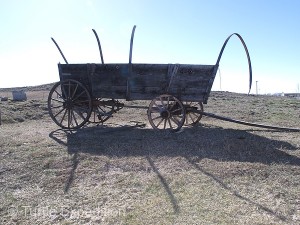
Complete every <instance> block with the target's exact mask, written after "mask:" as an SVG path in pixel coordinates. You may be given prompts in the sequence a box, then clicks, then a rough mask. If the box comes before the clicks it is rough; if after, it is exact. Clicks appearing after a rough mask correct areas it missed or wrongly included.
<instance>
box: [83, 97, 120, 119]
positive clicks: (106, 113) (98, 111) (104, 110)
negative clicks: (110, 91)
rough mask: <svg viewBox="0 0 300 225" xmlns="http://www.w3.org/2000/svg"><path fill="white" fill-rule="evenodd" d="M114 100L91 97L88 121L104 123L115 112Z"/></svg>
mask: <svg viewBox="0 0 300 225" xmlns="http://www.w3.org/2000/svg"><path fill="white" fill-rule="evenodd" d="M115 111H116V110H115V100H114V99H106V98H96V99H93V110H92V114H91V116H90V119H89V122H91V123H104V122H105V121H107V120H108V119H109V118H110V117H111V116H112V114H113V113H114V112H115Z"/></svg>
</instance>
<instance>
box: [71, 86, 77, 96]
mask: <svg viewBox="0 0 300 225" xmlns="http://www.w3.org/2000/svg"><path fill="white" fill-rule="evenodd" d="M77 88H78V84H76V87H75V90H74V91H73V94H72V97H71V98H74V96H75V94H76V91H77Z"/></svg>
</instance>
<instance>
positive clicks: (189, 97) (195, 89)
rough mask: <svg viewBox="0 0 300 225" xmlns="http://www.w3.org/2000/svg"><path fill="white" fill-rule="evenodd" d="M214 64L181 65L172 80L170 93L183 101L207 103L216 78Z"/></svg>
mask: <svg viewBox="0 0 300 225" xmlns="http://www.w3.org/2000/svg"><path fill="white" fill-rule="evenodd" d="M214 67H215V66H214V65H180V67H179V69H178V71H177V73H176V74H174V75H173V78H172V80H171V81H170V82H171V84H170V89H169V93H171V94H173V95H175V96H177V97H178V98H180V99H181V100H182V101H201V102H204V103H206V102H207V98H208V95H209V93H210V90H211V87H210V82H211V80H212V79H214V76H213V72H214Z"/></svg>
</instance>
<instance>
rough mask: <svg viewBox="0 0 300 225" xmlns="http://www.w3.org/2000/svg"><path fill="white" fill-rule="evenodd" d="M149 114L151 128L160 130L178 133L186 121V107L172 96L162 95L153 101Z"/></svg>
mask: <svg viewBox="0 0 300 225" xmlns="http://www.w3.org/2000/svg"><path fill="white" fill-rule="evenodd" d="M147 114H148V119H149V122H150V124H151V126H152V127H153V128H154V129H159V130H165V129H170V130H172V131H178V130H180V128H181V127H182V126H183V124H184V121H185V109H184V106H183V105H182V103H181V101H179V100H178V99H177V98H175V97H174V96H172V95H161V96H159V97H157V98H155V99H153V100H152V101H151V103H150V105H149V109H148V112H147Z"/></svg>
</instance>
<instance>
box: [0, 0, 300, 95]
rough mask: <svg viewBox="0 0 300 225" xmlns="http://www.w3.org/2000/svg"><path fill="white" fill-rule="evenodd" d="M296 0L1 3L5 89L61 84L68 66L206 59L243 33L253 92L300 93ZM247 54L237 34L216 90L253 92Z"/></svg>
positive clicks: (299, 7) (210, 61) (0, 64)
mask: <svg viewBox="0 0 300 225" xmlns="http://www.w3.org/2000/svg"><path fill="white" fill-rule="evenodd" d="M299 21H300V1H299V0H272V1H268V0H209V1H208V0H126V1H125V0H26V1H24V0H0V28H1V29H0V88H5V87H23V86H35V85H39V84H46V83H51V82H57V81H59V75H58V69H57V64H58V63H64V60H63V58H62V57H61V55H60V53H59V51H58V50H57V48H56V47H55V45H54V43H53V42H52V41H51V37H53V38H54V39H55V40H56V42H57V43H58V44H59V46H60V48H61V49H62V51H63V53H64V55H65V57H66V59H67V60H68V62H69V63H101V60H100V56H99V51H98V45H97V41H96V39H95V36H94V34H93V32H92V29H95V30H96V31H97V33H98V35H99V38H100V42H101V46H102V51H103V56H104V62H105V63H128V58H129V43H130V35H131V31H132V28H133V26H134V25H136V30H135V36H134V44H133V56H132V62H133V63H154V64H168V63H179V64H207V65H214V64H215V63H216V61H217V58H218V55H219V52H220V50H221V47H222V45H223V43H224V41H225V39H226V38H227V37H228V36H229V35H230V34H232V33H239V34H240V35H241V36H242V37H243V39H244V41H245V43H246V45H247V47H248V50H249V53H250V57H251V63H252V70H253V84H252V90H251V93H253V94H256V93H259V94H266V93H281V92H285V93H287V92H298V91H299V84H300V55H299V52H300V43H299V40H300V22H299ZM248 86H249V71H248V64H247V57H246V54H245V51H244V48H243V46H242V44H241V42H240V41H239V39H238V38H237V37H235V36H233V37H232V38H231V39H230V40H229V42H228V44H227V46H226V48H225V50H224V53H223V56H222V58H221V61H220V67H219V71H218V73H217V76H216V78H215V81H214V84H213V89H212V90H215V91H220V90H221V91H230V92H238V93H248Z"/></svg>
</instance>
